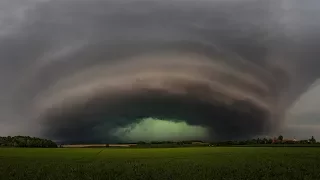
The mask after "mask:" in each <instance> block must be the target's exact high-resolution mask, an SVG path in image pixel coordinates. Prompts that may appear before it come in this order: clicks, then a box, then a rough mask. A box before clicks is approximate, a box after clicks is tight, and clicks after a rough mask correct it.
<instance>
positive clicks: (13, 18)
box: [0, 0, 320, 140]
mask: <svg viewBox="0 0 320 180" xmlns="http://www.w3.org/2000/svg"><path fill="white" fill-rule="evenodd" d="M45 1H49V0H0V41H4V40H5V39H6V38H7V37H12V36H13V35H14V34H15V32H19V31H21V27H22V25H26V22H27V21H25V17H26V12H28V10H31V9H32V8H34V7H35V6H36V5H37V4H38V3H39V2H45ZM213 1H214V0H213ZM216 1H218V0H216ZM243 1H250V0H243ZM281 2H282V8H283V12H286V13H287V14H291V13H289V11H290V12H291V11H293V10H295V9H296V8H299V7H302V6H303V7H304V10H308V11H302V12H304V13H305V14H303V15H304V16H303V17H304V18H306V17H308V18H307V19H308V20H310V21H306V19H303V18H302V15H298V14H297V13H292V14H291V15H287V16H284V18H283V19H279V22H281V23H283V24H287V25H285V27H286V28H288V29H287V33H288V35H292V34H294V33H296V32H299V30H297V29H298V28H299V27H300V26H296V21H298V20H299V19H300V18H301V19H302V21H303V23H305V25H306V29H307V28H309V29H312V28H315V27H318V25H319V23H318V22H317V21H313V19H312V18H311V16H310V17H309V15H307V12H309V11H310V12H311V11H312V12H314V11H317V10H318V9H319V7H320V6H319V5H320V3H319V2H317V1H316V0H309V1H304V2H302V1H297V0H292V1H291V0H282V1H281ZM306 2H307V3H306ZM287 11H288V12H287ZM30 12H31V11H30ZM283 12H282V11H280V12H279V11H277V13H279V14H281V13H283ZM293 12H294V11H293ZM48 16H49V17H50V15H48ZM30 22H31V21H30ZM28 23H29V22H28ZM281 23H280V24H281ZM80 24H81V23H80ZM31 25H32V24H31ZM195 26H199V27H201V22H200V23H199V24H195ZM97 27H98V26H97ZM267 28H270V29H276V28H274V27H267ZM307 30H308V29H307ZM93 32H96V31H93ZM310 32H312V31H310ZM97 33H99V32H98V31H97ZM18 34H19V33H18ZM146 34H147V35H149V36H152V34H150V33H146ZM59 37H60V36H59ZM146 37H147V36H146ZM171 38H175V36H173V37H171ZM17 39H18V40H19V37H18V36H17ZM66 39H67V38H66ZM169 39H170V37H169ZM63 40H65V39H63ZM63 40H61V42H64V41H63ZM298 40H299V39H298ZM65 41H68V40H65ZM61 42H60V43H61ZM21 43H23V42H21ZM81 43H82V42H79V44H80V45H78V44H77V43H75V44H72V43H71V45H70V44H69V46H68V47H67V48H64V49H63V51H58V53H56V54H55V51H54V52H50V53H52V54H54V55H55V56H54V57H59V56H63V55H64V52H68V53H69V52H70V51H73V50H74V51H76V50H77V49H78V48H81ZM28 46H32V44H31V45H28ZM289 52H290V50H289ZM9 53H11V55H12V54H13V52H8V54H9ZM14 53H17V52H14ZM59 53H60V54H59ZM52 54H49V55H48V56H50V57H51V55H52ZM11 55H10V56H11ZM3 57H6V55H3ZM8 57H9V56H8ZM44 57H46V54H45V55H44ZM43 59H45V58H43ZM53 59H54V58H53ZM283 62H287V61H283ZM301 62H302V61H301ZM41 63H43V64H41ZM41 63H40V65H39V64H37V65H39V66H41V65H44V64H45V62H41ZM318 64H319V63H318ZM0 65H1V67H0V70H1V73H0V75H1V76H0V83H1V84H2V86H6V87H3V88H1V90H0V93H1V96H0V100H1V104H0V113H1V116H0V118H1V119H0V135H16V134H30V135H37V134H39V132H37V129H38V127H37V126H38V124H37V123H31V121H27V120H22V119H24V118H25V117H24V115H23V114H19V113H18V111H15V109H14V108H12V105H11V101H12V99H13V97H11V96H10V95H12V91H13V90H16V89H15V88H16V86H15V84H16V83H17V82H11V81H10V80H9V79H10V77H12V79H15V76H19V75H18V74H19V73H20V72H19V68H20V69H22V70H23V69H24V67H17V68H10V67H14V66H16V65H15V64H14V61H11V60H10V59H1V60H0ZM20 66H23V65H21V64H20ZM319 68H320V67H319ZM298 69H299V67H298ZM314 69H317V67H313V70H310V71H314ZM305 73H308V72H307V71H305ZM303 75H304V74H301V77H302V76H303ZM292 77H294V78H297V79H299V77H300V74H298V75H293V76H292ZM16 79H17V78H16ZM20 79H21V78H20ZM22 79H23V77H22ZM40 79H41V78H40ZM297 81H298V80H297ZM285 119H286V121H285V124H284V125H283V128H282V129H281V130H279V131H280V132H279V133H283V134H284V135H287V136H290V137H293V136H295V137H301V138H306V137H309V136H311V135H314V136H316V137H317V136H318V137H319V138H320V81H319V82H316V83H314V85H313V86H312V88H310V89H309V90H308V91H307V92H305V93H304V94H303V95H302V96H301V97H300V98H299V99H298V100H297V101H296V102H295V103H294V105H293V106H292V107H291V108H290V109H289V110H288V113H287V116H286V118H285ZM17 122H19V123H17ZM17 124H19V125H17ZM39 126H40V125H39ZM21 127H23V128H21ZM146 127H150V129H147V130H146ZM168 127H170V128H168ZM121 131H126V130H125V128H122V129H120V130H119V131H118V132H117V133H120V134H121ZM126 132H127V131H126ZM163 132H166V136H160V135H163ZM122 133H123V132H122ZM127 133H129V134H126V136H129V137H131V138H134V139H136V140H138V139H139V138H143V137H146V136H148V137H149V138H151V139H156V140H157V139H164V138H166V137H177V136H178V135H179V136H181V137H182V138H187V137H188V136H190V133H191V134H193V136H192V137H191V138H194V137H199V138H200V137H201V136H203V137H205V136H206V133H207V132H206V129H205V128H203V127H200V126H188V125H187V124H186V123H180V122H179V123H174V122H165V121H161V120H152V119H147V120H145V121H143V122H141V123H139V124H137V125H136V126H135V127H134V128H133V129H131V131H129V132H127ZM130 133H131V134H130ZM157 133H159V136H158V135H155V134H157ZM152 137H154V138H152ZM151 139H150V140H151Z"/></svg>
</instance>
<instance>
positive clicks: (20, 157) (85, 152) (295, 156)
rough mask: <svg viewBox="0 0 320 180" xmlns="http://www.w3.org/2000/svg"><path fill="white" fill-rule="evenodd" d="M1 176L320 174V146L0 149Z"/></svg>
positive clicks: (54, 179)
mask: <svg viewBox="0 0 320 180" xmlns="http://www.w3.org/2000/svg"><path fill="white" fill-rule="evenodd" d="M0 179H1V180H10V179H21V180H36V179H39V180H46V179H50V180H62V179H66V180H70V179H110V180H117V179H119V180H121V179H129V180H130V179H133V180H135V179H141V180H152V179H158V180H170V179H174V180H179V179H183V180H188V179H194V180H202V179H210V180H213V179H224V180H227V179H235V180H241V179H248V180H249V179H250V180H251V179H252V180H260V179H261V180H262V179H275V180H281V179H290V180H294V179H299V180H302V179H304V180H306V179H310V180H317V179H320V148H308V147H305V148H298V147H297V148H293V147H291V148H290V147H278V148H271V147H205V148H203V147H202V148H155V149H152V148H149V149H129V148H128V149H126V148H122V149H121V148H119V149H108V148H104V149H102V148H101V149H100V148H95V149H85V148H83V149H67V148H59V149H23V148H20V149H9V148H2V149H0Z"/></svg>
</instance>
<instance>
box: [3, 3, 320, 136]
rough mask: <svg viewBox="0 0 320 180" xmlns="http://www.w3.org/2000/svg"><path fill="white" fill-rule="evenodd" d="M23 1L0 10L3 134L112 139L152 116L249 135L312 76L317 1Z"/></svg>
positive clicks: (267, 124)
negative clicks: (114, 134) (117, 130)
mask: <svg viewBox="0 0 320 180" xmlns="http://www.w3.org/2000/svg"><path fill="white" fill-rule="evenodd" d="M23 2H24V3H22V1H19V0H15V1H11V0H10V1H9V0H8V1H7V3H6V4H5V3H3V4H4V5H3V6H2V7H8V8H2V9H1V14H4V15H7V16H3V17H4V18H3V19H2V20H1V19H0V25H1V27H0V32H1V33H0V70H1V72H0V75H1V77H0V83H1V86H2V87H1V91H0V93H1V95H0V97H1V99H2V101H1V104H0V106H1V117H0V118H1V119H0V125H2V127H1V129H0V130H1V131H5V128H3V127H4V126H7V127H9V126H11V127H12V126H13V127H16V130H13V129H15V128H13V129H12V130H10V131H11V132H13V131H17V132H26V133H29V134H37V135H40V136H43V137H48V138H52V139H57V140H62V141H77V142H80V141H81V142H93V141H96V142H98V141H99V142H110V141H116V138H115V137H114V136H112V132H114V131H115V130H116V129H119V128H124V127H127V126H131V125H132V126H134V124H135V123H139V122H140V121H141V120H142V119H145V118H156V119H167V120H171V121H176V122H181V121H184V122H186V123H187V124H189V125H194V126H201V127H205V128H207V129H208V130H209V131H210V132H209V135H208V138H209V139H236V138H248V137H252V136H256V135H262V134H268V133H272V132H274V131H277V130H278V129H279V128H280V127H281V126H282V125H283V119H284V115H285V113H286V111H287V109H288V108H289V107H290V106H291V105H292V103H294V102H295V100H296V99H297V98H299V96H300V95H301V94H303V93H304V92H305V91H306V90H307V89H308V87H309V86H310V85H312V83H313V82H314V81H315V80H316V79H317V78H318V76H319V75H320V71H319V70H318V68H319V67H320V61H319V60H318V57H319V54H320V53H319V52H318V49H319V45H320V41H319V32H320V31H319V30H320V29H319V27H320V26H319V25H320V23H318V22H317V21H316V19H314V18H315V17H316V16H318V15H320V13H319V11H318V9H319V8H317V7H320V6H319V5H320V3H319V2H317V1H312V0H310V1H305V2H304V3H302V2H300V1H298V0H296V1H295V0H293V1H287V0H281V1H268V0H239V1H233V0H226V1H222V0H145V1H142V0H82V1H75V0H63V1H62V0H61V1H60V0H56V1H53V0H52V1H33V0H30V1H23ZM13 10H16V11H13ZM9 12H17V14H19V13H20V16H21V13H22V14H23V17H20V16H16V17H12V18H11V19H10V18H9V16H8V13H9ZM18 12H19V13H18ZM10 17H11V16H10ZM8 22H9V23H8ZM17 129H19V130H17Z"/></svg>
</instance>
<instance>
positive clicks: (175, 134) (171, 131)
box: [115, 118, 208, 141]
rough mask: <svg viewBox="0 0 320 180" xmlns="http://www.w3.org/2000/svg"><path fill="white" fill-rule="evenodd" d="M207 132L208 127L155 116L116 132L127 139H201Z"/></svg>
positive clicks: (123, 138)
mask: <svg viewBox="0 0 320 180" xmlns="http://www.w3.org/2000/svg"><path fill="white" fill-rule="evenodd" d="M131 127H132V126H131ZM130 129H131V130H130ZM207 134H208V131H207V129H206V128H204V127H201V126H190V125H188V124H186V123H185V122H172V121H166V120H159V119H153V118H146V119H143V120H142V121H141V122H140V123H138V124H136V125H135V126H133V128H130V126H128V127H124V128H119V129H118V130H117V131H116V133H115V135H116V136H118V137H119V138H121V139H122V140H125V141H140V140H143V141H168V140H172V141H175V140H198V139H199V140H201V139H204V138H206V137H207Z"/></svg>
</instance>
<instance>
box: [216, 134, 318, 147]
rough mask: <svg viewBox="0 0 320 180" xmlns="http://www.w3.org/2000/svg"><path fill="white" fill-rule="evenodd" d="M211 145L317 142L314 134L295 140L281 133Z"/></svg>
mask: <svg viewBox="0 0 320 180" xmlns="http://www.w3.org/2000/svg"><path fill="white" fill-rule="evenodd" d="M211 144H212V145H259V144H261V145H263V144H297V145H299V144H318V143H317V141H316V139H315V138H314V136H312V137H311V138H310V139H304V140H296V139H284V137H283V136H282V135H280V136H279V137H278V138H257V139H250V140H242V141H241V140H240V141H220V142H214V143H211Z"/></svg>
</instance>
